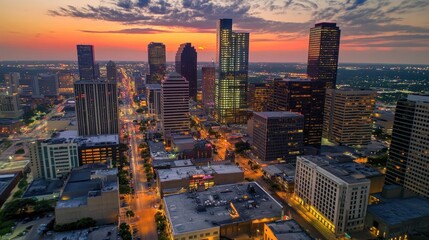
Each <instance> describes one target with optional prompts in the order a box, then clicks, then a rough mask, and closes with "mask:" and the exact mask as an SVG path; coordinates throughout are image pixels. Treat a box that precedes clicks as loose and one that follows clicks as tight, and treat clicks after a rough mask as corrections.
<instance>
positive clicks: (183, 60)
mask: <svg viewBox="0 0 429 240" xmlns="http://www.w3.org/2000/svg"><path fill="white" fill-rule="evenodd" d="M176 72H177V73H179V74H180V75H182V76H183V77H184V78H186V80H187V81H188V82H189V97H190V98H193V99H195V98H196V97H197V51H196V50H195V48H194V47H193V46H192V45H191V44H190V43H183V44H181V45H180V47H179V49H178V50H177V53H176Z"/></svg>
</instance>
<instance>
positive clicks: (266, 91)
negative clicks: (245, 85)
mask: <svg viewBox="0 0 429 240" xmlns="http://www.w3.org/2000/svg"><path fill="white" fill-rule="evenodd" d="M247 93H248V95H247V102H248V104H249V108H250V109H252V110H253V111H254V112H262V111H266V110H267V107H268V106H267V105H268V104H267V103H268V102H269V101H271V97H272V95H273V86H272V82H270V83H252V84H250V85H249V89H248V91H247Z"/></svg>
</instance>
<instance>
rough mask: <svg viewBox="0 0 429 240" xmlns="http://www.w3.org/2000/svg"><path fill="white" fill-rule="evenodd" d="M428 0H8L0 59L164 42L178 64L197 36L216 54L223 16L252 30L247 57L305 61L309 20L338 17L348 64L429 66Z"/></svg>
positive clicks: (201, 56) (0, 15)
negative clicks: (83, 47)
mask: <svg viewBox="0 0 429 240" xmlns="http://www.w3.org/2000/svg"><path fill="white" fill-rule="evenodd" d="M427 12H429V1H426V0H412V1H407V0H398V1H389V0H338V1H330V0H320V1H316V0H287V1H283V0H269V1H266V0H232V1H228V2H225V1H221V0H173V1H170V0H112V1H98V0H91V1H83V0H63V1H48V0H44V1H30V0H21V1H2V2H1V3H0V19H1V21H0V36H2V37H1V38H0V61H5V60H73V61H76V60H77V56H76V50H75V49H76V45H78V44H92V45H94V48H95V53H96V54H95V56H96V60H98V61H100V60H101V61H107V60H114V61H127V60H129V61H144V62H147V44H148V43H149V42H152V41H153V42H163V43H164V44H165V45H166V50H167V61H169V62H173V61H174V56H175V53H176V51H177V49H178V47H179V45H180V44H182V43H185V42H191V43H192V44H193V45H194V46H195V47H196V48H197V51H198V61H199V62H201V61H211V60H212V59H214V58H215V49H216V30H215V29H216V20H217V19H220V18H232V19H233V22H234V29H238V30H241V31H246V32H250V55H249V60H250V62H306V59H307V50H308V35H309V31H310V27H312V26H314V24H315V23H317V22H324V21H329V22H336V23H337V25H338V26H339V27H340V28H341V31H342V34H341V35H342V36H341V45H340V46H341V47H340V60H339V62H340V64H341V63H353V62H355V63H404V64H411V63H414V64H429V18H428V17H427Z"/></svg>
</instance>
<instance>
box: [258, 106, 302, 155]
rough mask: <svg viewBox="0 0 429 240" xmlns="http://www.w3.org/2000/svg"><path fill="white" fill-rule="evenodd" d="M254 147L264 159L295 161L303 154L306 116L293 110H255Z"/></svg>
mask: <svg viewBox="0 0 429 240" xmlns="http://www.w3.org/2000/svg"><path fill="white" fill-rule="evenodd" d="M253 122H254V128H253V147H254V148H255V153H256V155H257V156H258V157H259V158H260V159H261V160H262V161H288V162H294V161H295V159H296V156H298V155H301V154H302V146H303V144H302V143H303V127H304V117H303V116H302V115H301V114H299V113H293V112H254V113H253Z"/></svg>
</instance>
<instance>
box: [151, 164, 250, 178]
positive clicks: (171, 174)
mask: <svg viewBox="0 0 429 240" xmlns="http://www.w3.org/2000/svg"><path fill="white" fill-rule="evenodd" d="M239 172H243V171H242V170H241V169H240V168H239V167H238V166H237V165H211V166H209V167H207V166H206V167H199V166H185V167H176V168H170V169H159V170H158V178H159V180H160V182H168V181H174V180H181V179H189V178H190V177H192V176H193V175H199V174H204V175H210V174H228V173H239Z"/></svg>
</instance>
